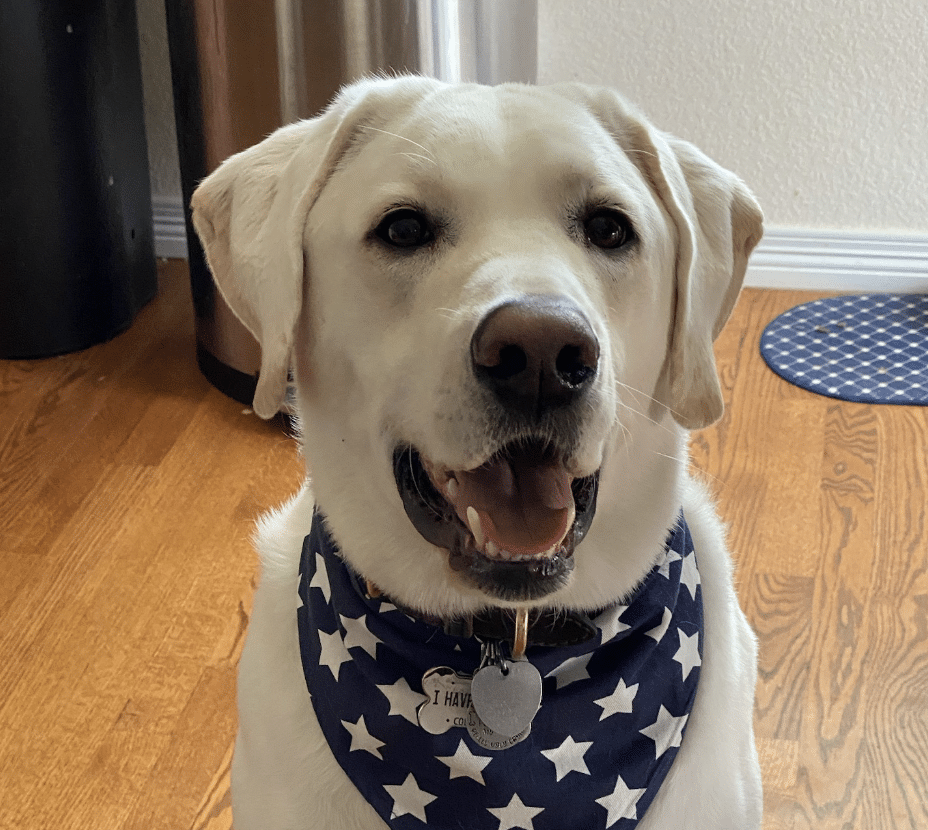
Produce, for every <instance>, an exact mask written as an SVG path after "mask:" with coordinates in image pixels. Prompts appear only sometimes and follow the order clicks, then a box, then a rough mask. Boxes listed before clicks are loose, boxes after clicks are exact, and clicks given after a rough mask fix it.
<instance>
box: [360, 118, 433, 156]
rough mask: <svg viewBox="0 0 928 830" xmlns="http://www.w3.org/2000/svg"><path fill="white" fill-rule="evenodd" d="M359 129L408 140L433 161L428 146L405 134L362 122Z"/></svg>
mask: <svg viewBox="0 0 928 830" xmlns="http://www.w3.org/2000/svg"><path fill="white" fill-rule="evenodd" d="M361 129H362V130H374V131H375V132H378V133H383V134H384V135H392V136H393V137H394V138H398V139H400V141H408V142H409V143H410V144H413V145H415V146H416V147H418V148H419V149H420V150H422V152H423V153H426V154H427V155H428V156H431V159H430V160H431V161H433V162H434V161H435V157H434V156H433V155H432V153H431V152H430V151H429V148H428V147H423V146H422V145H421V144H419V142H418V141H413V140H412V139H411V138H406V136H404V135H399V134H398V133H391V132H390V131H389V130H382V129H380V127H372V126H370V125H369V124H362V125H361ZM435 163H437V162H435Z"/></svg>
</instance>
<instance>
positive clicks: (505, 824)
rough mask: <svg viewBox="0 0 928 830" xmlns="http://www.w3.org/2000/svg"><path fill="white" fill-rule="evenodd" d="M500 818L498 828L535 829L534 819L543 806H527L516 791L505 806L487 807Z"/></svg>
mask: <svg viewBox="0 0 928 830" xmlns="http://www.w3.org/2000/svg"><path fill="white" fill-rule="evenodd" d="M487 809H488V810H489V811H490V812H491V813H493V815H494V816H496V818H498V819H499V828H498V830H512V828H514V827H519V828H521V830H535V826H534V824H532V819H533V818H534V817H535V816H537V815H538V814H539V813H540V812H542V810H544V808H543V807H526V806H525V805H524V804H523V803H522V799H521V798H519V794H518V793H515V794H514V795H513V796H512V798H511V799H510V800H509V804H507V805H506V806H505V807H487Z"/></svg>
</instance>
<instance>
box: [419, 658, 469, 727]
mask: <svg viewBox="0 0 928 830" xmlns="http://www.w3.org/2000/svg"><path fill="white" fill-rule="evenodd" d="M471 680H472V678H471V676H470V675H469V674H458V673H457V672H456V671H454V669H449V668H448V667H447V666H438V667H436V668H434V669H429V670H428V671H427V672H426V673H425V674H424V675H423V676H422V691H423V692H424V693H425V698H426V699H425V702H424V703H422V705H421V706H419V708H418V709H417V710H416V714H417V716H418V718H419V726H421V727H422V728H423V729H424V730H425V731H426V732H430V733H431V734H432V735H441V734H443V733H445V732H447V731H448V730H449V729H451V727H453V726H464V727H466V726H467V718H468V713H469V712H470V709H471V699H470V686H471Z"/></svg>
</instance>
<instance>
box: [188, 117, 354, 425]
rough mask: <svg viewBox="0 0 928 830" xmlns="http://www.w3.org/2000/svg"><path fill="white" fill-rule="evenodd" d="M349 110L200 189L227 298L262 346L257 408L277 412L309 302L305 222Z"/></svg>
mask: <svg viewBox="0 0 928 830" xmlns="http://www.w3.org/2000/svg"><path fill="white" fill-rule="evenodd" d="M342 120H343V113H342V112H339V110H337V109H334V108H333V109H332V110H329V111H328V112H326V113H325V114H324V115H322V116H320V117H318V118H315V119H313V120H311V121H301V122H298V123H296V124H291V125H289V126H286V127H282V128H281V129H279V130H277V132H275V133H274V134H273V135H271V136H270V137H269V138H267V139H265V140H264V141H262V142H261V143H260V144H257V145H255V146H254V147H250V148H249V149H247V150H245V151H244V152H241V153H238V154H237V155H234V156H232V157H231V158H229V159H227V160H226V161H225V162H223V163H222V164H221V165H220V166H219V167H218V168H217V169H216V170H215V172H213V173H212V174H210V175H209V176H208V177H207V178H206V179H204V180H203V182H202V183H201V184H200V186H199V187H198V188H197V189H196V191H195V192H194V194H193V200H192V207H193V224H194V227H195V228H196V231H197V234H198V235H199V237H200V241H201V242H202V243H203V249H204V251H205V252H206V261H207V263H208V264H209V267H210V271H212V273H213V279H214V280H215V281H216V285H217V286H218V287H219V290H220V292H221V294H222V296H223V297H224V298H225V301H226V302H227V303H228V304H229V307H230V308H231V309H232V311H234V312H235V314H236V316H237V317H238V318H239V319H240V320H241V321H242V322H243V323H244V324H245V327H246V328H247V329H248V330H249V331H250V332H251V333H252V334H253V335H254V337H255V339H256V340H257V341H258V343H259V344H260V345H261V369H260V372H259V374H258V383H257V388H256V390H255V398H254V410H255V412H257V413H258V415H260V416H261V417H262V418H270V417H272V416H273V415H275V414H276V413H277V411H278V409H279V407H280V404H281V402H282V401H283V399H284V396H285V395H286V391H287V374H288V371H289V367H290V353H291V349H292V346H293V337H294V333H295V329H296V322H297V318H298V317H299V313H300V307H301V305H302V300H303V225H304V223H305V221H306V215H307V212H308V211H309V207H310V205H311V204H312V202H313V201H314V200H315V198H316V196H317V194H318V192H319V189H320V186H321V182H322V181H323V179H324V174H325V171H326V170H327V169H328V167H329V165H330V163H331V162H330V157H331V156H332V155H333V152H332V151H331V150H330V145H331V143H332V138H333V136H334V134H335V133H336V131H337V127H338V124H339V123H340V122H341V121H342Z"/></svg>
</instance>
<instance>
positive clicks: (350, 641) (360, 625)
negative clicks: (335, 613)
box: [339, 614, 380, 660]
mask: <svg viewBox="0 0 928 830" xmlns="http://www.w3.org/2000/svg"><path fill="white" fill-rule="evenodd" d="M339 617H341V621H342V625H343V626H344V627H345V648H348V649H351V648H363V649H364V650H365V651H366V652H367V653H368V654H369V655H370V656H371V657H373V658H374V659H375V660H376V659H377V643H379V642H380V640H378V639H377V638H376V637H375V636H374V635H373V634H372V633H371V631H370V629H369V628H368V627H367V617H365V616H361V617H358V618H357V619H356V620H354V619H352V618H351V617H345V616H343V615H341V614H339Z"/></svg>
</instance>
